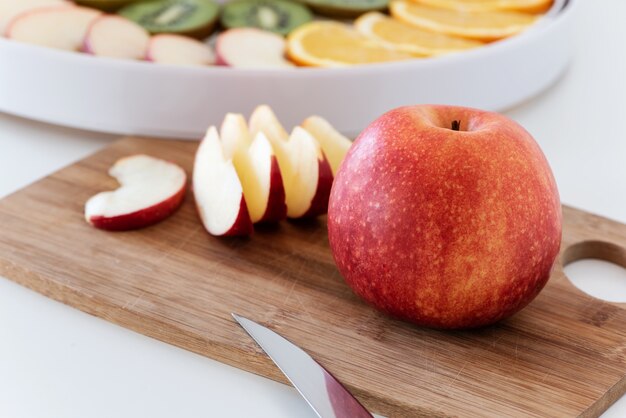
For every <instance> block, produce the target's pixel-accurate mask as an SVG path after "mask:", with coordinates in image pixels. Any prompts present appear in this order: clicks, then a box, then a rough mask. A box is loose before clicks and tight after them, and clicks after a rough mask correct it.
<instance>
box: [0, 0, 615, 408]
mask: <svg viewBox="0 0 626 418" xmlns="http://www.w3.org/2000/svg"><path fill="white" fill-rule="evenodd" d="M579 1H581V3H582V4H581V5H580V6H581V7H580V12H581V13H580V14H579V20H578V25H577V26H578V28H577V31H576V34H575V36H574V37H573V38H572V42H574V43H575V44H576V49H577V53H576V56H575V59H574V62H573V63H572V66H571V68H570V70H569V71H568V73H567V74H566V75H565V76H564V78H563V79H562V80H561V81H560V82H559V83H558V84H557V85H556V86H554V87H553V88H551V89H550V90H548V91H547V92H545V93H544V94H542V95H541V96H539V97H536V98H534V99H533V100H531V101H529V102H527V103H525V104H523V105H521V106H518V107H516V108H515V109H512V110H510V111H508V112H506V113H507V114H508V115H509V116H510V117H512V118H513V119H515V120H517V121H519V122H520V123H521V124H522V125H524V126H525V127H526V128H527V129H528V130H529V131H530V132H531V133H532V134H533V135H534V136H535V138H536V139H537V141H538V142H539V143H540V145H541V146H542V148H543V150H544V152H545V153H546V156H547V158H548V160H549V161H550V163H551V165H552V168H553V170H554V173H555V176H556V179H557V182H558V185H559V188H560V192H561V198H562V200H563V202H564V203H566V204H570V205H573V206H576V207H579V208H583V209H585V210H588V211H591V212H595V213H598V214H601V215H604V216H607V217H610V218H613V219H616V220H618V221H621V222H624V223H626V49H624V39H626V25H624V19H626V2H624V1H623V0H610V1H609V0H606V1H603V2H597V1H592V0H579ZM0 94H2V93H1V92H0ZM24 94H36V92H24ZM112 140H113V137H112V136H110V135H104V134H96V133H89V132H84V131H77V130H70V129H65V128H59V127H55V126H51V125H46V124H41V123H36V122H31V121H27V120H24V119H19V118H16V117H13V116H8V115H3V114H0V196H5V195H8V194H9V193H11V192H13V191H15V190H18V189H19V188H22V187H24V186H26V185H27V184H29V183H31V182H32V181H34V180H37V179H38V178H41V177H43V176H45V175H47V174H49V173H51V172H52V171H54V170H56V169H58V168H61V167H63V166H65V165H67V164H68V163H71V162H73V161H76V160H78V159H80V158H82V157H84V156H86V155H88V154H90V153H92V152H94V151H96V150H98V149H100V148H102V147H104V146H106V145H107V144H109V143H111V141H112ZM1 228H2V227H1V226H0V233H2V229H1ZM594 269H595V271H600V270H601V271H602V272H603V274H605V275H606V280H604V281H602V282H596V283H588V282H585V277H584V276H585V274H588V272H589V271H594ZM568 274H570V275H571V276H575V277H576V283H578V284H580V283H582V285H585V284H586V287H587V288H589V291H591V292H593V294H595V295H599V296H600V297H605V298H608V297H612V298H617V299H621V300H622V301H626V280H624V279H625V278H626V271H625V270H624V269H622V268H618V267H615V266H611V265H606V264H604V263H599V262H595V263H594V262H579V263H575V265H572V266H571V267H570V268H569V269H568ZM581 378H584V377H583V376H581ZM148 416H149V417H153V418H159V417H167V418H169V417H174V416H175V417H225V418H228V417H259V418H264V417H267V418H269V417H272V418H281V417H285V418H287V417H289V418H293V417H313V416H314V414H313V413H312V412H310V411H309V409H308V408H307V406H306V404H305V402H304V401H303V400H302V399H300V397H299V396H298V395H297V393H296V392H295V390H294V389H292V388H291V387H287V386H284V385H282V384H278V383H275V382H272V381H270V380H268V379H265V378H262V377H258V376H255V375H252V374H250V373H246V372H243V371H241V370H238V369H235V368H232V367H230V366H226V365H224V364H221V363H218V362H215V361H213V360H210V359H208V358H204V357H201V356H199V355H196V354H192V353H190V352H187V351H185V350H182V349H179V348H176V347H172V346H170V345H167V344H164V343H161V342H159V341H156V340H153V339H150V338H148V337H145V336H143V335H139V334H136V333H134V332H131V331H128V330H126V329H124V328H121V327H118V326H116V325H113V324H110V323H108V322H106V321H104V320H100V319H97V318H94V317H91V316H89V315H87V314H84V313H82V312H80V311H77V310H74V309H72V308H69V307H67V306H64V305H62V304H60V303H57V302H55V301H52V300H49V299H47V298H45V297H43V296H40V295H38V294H36V293H34V292H32V291H30V290H27V289H25V288H22V287H20V286H18V285H16V284H14V283H12V282H10V281H8V280H6V279H4V278H0V417H12V418H21V417H28V418H32V417H41V418H53V417H54V418H56V417H65V418H79V417H80V418H82V417H118V418H124V417H148ZM604 416H605V417H624V416H626V397H625V398H622V399H621V400H620V401H618V402H617V403H616V404H615V405H614V406H613V407H611V408H610V409H609V410H608V411H607V412H606V413H605V415H604Z"/></svg>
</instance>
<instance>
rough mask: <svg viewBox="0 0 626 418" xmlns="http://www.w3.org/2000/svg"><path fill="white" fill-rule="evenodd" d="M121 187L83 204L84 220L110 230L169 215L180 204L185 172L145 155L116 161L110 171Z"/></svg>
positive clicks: (126, 228)
mask: <svg viewBox="0 0 626 418" xmlns="http://www.w3.org/2000/svg"><path fill="white" fill-rule="evenodd" d="M109 174H110V175H111V177H114V178H115V179H116V180H117V181H118V182H119V183H120V187H119V188H118V189H117V190H114V191H110V192H102V193H98V194H97V195H95V196H93V197H92V198H91V199H89V200H88V201H87V203H86V204H85V219H86V220H87V222H89V223H90V224H91V225H93V226H94V227H96V228H100V229H107V230H109V231H125V230H129V229H137V228H143V227H146V226H149V225H152V224H155V223H157V222H160V221H162V220H163V219H165V218H167V217H168V216H170V215H171V214H172V213H174V211H176V209H178V207H179V206H180V205H181V203H182V202H183V198H184V197H185V191H186V189H187V175H186V174H185V170H183V169H182V168H181V167H179V166H177V165H176V164H173V163H170V162H167V161H164V160H160V159H158V158H154V157H150V156H147V155H133V156H130V157H126V158H122V159H120V160H118V161H117V162H116V163H115V164H114V165H113V166H112V167H111V169H110V170H109Z"/></svg>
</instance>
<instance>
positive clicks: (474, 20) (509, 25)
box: [389, 0, 537, 41]
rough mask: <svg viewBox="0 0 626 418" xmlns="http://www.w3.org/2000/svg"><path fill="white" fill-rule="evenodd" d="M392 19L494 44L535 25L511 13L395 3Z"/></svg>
mask: <svg viewBox="0 0 626 418" xmlns="http://www.w3.org/2000/svg"><path fill="white" fill-rule="evenodd" d="M389 8H390V10H391V14H392V16H393V17H395V18H397V19H399V20H402V21H403V22H406V23H408V24H411V25H413V26H416V27H418V28H421V29H425V30H430V31H433V32H438V33H443V34H446V35H453V36H462V37H464V38H471V39H480V40H485V41H493V40H497V39H502V38H506V37H508V36H511V35H515V34H517V33H519V32H521V31H523V30H524V29H526V28H528V27H529V26H530V25H532V24H533V23H535V21H536V20H537V16H535V15H531V14H528V13H521V12H512V11H492V12H466V11H459V10H449V9H440V8H436V7H430V6H424V5H422V4H417V3H413V2H410V1H405V0H394V1H392V2H391V4H390V6H389Z"/></svg>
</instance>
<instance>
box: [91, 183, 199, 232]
mask: <svg viewBox="0 0 626 418" xmlns="http://www.w3.org/2000/svg"><path fill="white" fill-rule="evenodd" d="M186 191H187V184H186V182H185V184H184V185H183V187H182V188H181V189H180V190H179V191H178V192H177V193H176V194H174V195H172V196H171V197H170V198H168V199H167V200H164V201H163V202H159V203H157V204H156V205H152V206H150V207H148V208H145V209H141V210H138V211H136V212H132V213H126V214H124V215H119V216H113V217H105V216H102V215H98V216H92V217H90V218H89V220H88V221H89V223H90V224H91V225H92V226H94V227H95V228H98V229H105V230H107V231H128V230H132V229H140V228H145V227H147V226H150V225H154V224H156V223H159V222H161V221H162V220H164V219H166V218H168V217H169V216H170V215H172V214H173V213H174V212H176V210H177V209H178V208H179V207H180V205H181V204H182V203H183V200H184V199H185V193H186Z"/></svg>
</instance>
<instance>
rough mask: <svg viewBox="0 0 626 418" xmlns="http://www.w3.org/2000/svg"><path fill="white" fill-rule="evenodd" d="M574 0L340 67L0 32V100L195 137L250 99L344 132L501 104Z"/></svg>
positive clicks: (547, 60) (12, 109)
mask: <svg viewBox="0 0 626 418" xmlns="http://www.w3.org/2000/svg"><path fill="white" fill-rule="evenodd" d="M578 1H580V0H576V1H574V0H570V1H569V4H568V5H567V6H566V7H565V8H564V9H563V10H562V11H560V12H559V13H557V14H556V15H555V16H554V17H551V18H549V19H545V20H544V21H542V22H541V23H539V24H537V25H536V27H533V28H531V29H529V30H528V31H526V32H524V33H522V34H520V35H518V36H514V37H512V38H509V39H506V40H503V41H500V42H496V43H493V44H491V45H489V46H485V47H482V48H478V49H476V50H472V51H468V52H463V53H458V54H454V55H449V56H443V57H439V58H430V59H423V60H419V59H416V60H411V61H406V62H398V63H389V64H374V65H367V66H360V67H354V68H345V69H318V68H298V69H294V70H241V69H239V70H237V69H229V68H222V67H198V68H194V67H179V66H169V65H161V64H159V65H157V64H152V63H147V62H135V61H123V60H115V59H107V58H100V57H98V58H96V57H92V56H89V55H84V54H78V53H69V52H64V51H57V50H52V49H47V48H41V47H37V46H32V45H26V44H21V43H17V42H13V41H9V40H7V39H1V38H0V111H4V112H7V113H12V114H16V115H20V116H24V117H27V118H31V119H36V120H41V121H46V122H51V123H55V124H59V125H66V126H71V127H77V128H83V129H89V130H94V131H102V132H110V133H116V134H132V135H145V136H156V137H169V138H190V139H196V138H199V137H201V136H202V134H203V132H204V131H205V130H206V128H207V126H209V125H210V124H216V123H219V122H220V121H221V119H222V118H223V116H224V114H225V113H227V112H241V113H244V114H249V113H250V112H251V111H252V109H253V108H254V107H255V106H256V105H258V104H261V103H267V104H269V105H271V106H272V107H273V108H274V109H275V111H276V113H277V115H278V116H279V118H280V119H281V120H282V121H283V122H284V124H285V125H286V126H287V127H291V126H294V125H296V124H298V123H300V122H301V121H302V120H303V119H304V118H305V117H306V116H308V115H311V114H319V115H321V116H324V117H326V118H327V119H328V120H329V121H331V123H333V124H334V125H335V126H336V127H337V128H338V129H339V130H341V131H343V132H344V133H346V134H348V135H354V134H356V133H358V132H359V131H360V130H362V129H363V128H364V127H365V126H366V125H367V124H368V123H369V122H371V121H372V120H373V119H375V118H376V117H378V116H379V115H380V114H382V113H384V112H385V111H387V110H390V109H392V108H394V107H397V106H402V105H409V104H417V103H444V104H456V105H464V106H472V107H478V108H483V109H488V110H503V109H505V108H508V107H510V106H513V105H515V104H517V103H519V102H521V101H523V100H526V99H528V98H529V97H532V96H533V95H536V94H537V93H539V92H541V91H542V90H544V89H545V88H547V87H548V86H550V85H551V84H552V83H553V82H554V81H556V80H557V79H558V78H559V76H560V75H561V74H562V73H563V71H564V70H565V68H566V67H567V64H568V62H569V59H570V56H571V52H572V45H571V39H572V37H571V36H570V35H571V30H572V26H573V25H572V16H573V15H574V9H575V8H576V7H575V3H578Z"/></svg>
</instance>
